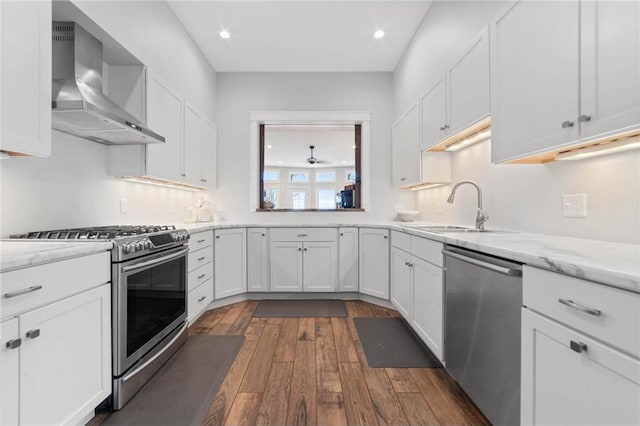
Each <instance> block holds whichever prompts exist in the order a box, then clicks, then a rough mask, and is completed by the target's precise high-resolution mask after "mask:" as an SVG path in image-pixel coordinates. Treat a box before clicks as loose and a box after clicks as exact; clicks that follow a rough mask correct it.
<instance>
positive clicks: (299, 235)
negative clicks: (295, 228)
mask: <svg viewBox="0 0 640 426" xmlns="http://www.w3.org/2000/svg"><path fill="white" fill-rule="evenodd" d="M308 235H309V234H298V237H306V236H308Z"/></svg>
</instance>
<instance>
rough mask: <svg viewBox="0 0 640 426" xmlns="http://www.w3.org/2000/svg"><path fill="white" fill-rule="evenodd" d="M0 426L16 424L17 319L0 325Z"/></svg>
mask: <svg viewBox="0 0 640 426" xmlns="http://www.w3.org/2000/svg"><path fill="white" fill-rule="evenodd" d="M0 336H1V337H2V340H1V341H0V382H1V383H2V387H0V402H1V403H2V405H1V406H0V407H2V408H1V409H0V424H3V425H17V424H18V410H19V405H18V395H19V389H20V346H21V341H20V340H19V339H20V332H19V331H18V318H13V319H11V320H8V321H5V322H3V323H2V324H1V325H0Z"/></svg>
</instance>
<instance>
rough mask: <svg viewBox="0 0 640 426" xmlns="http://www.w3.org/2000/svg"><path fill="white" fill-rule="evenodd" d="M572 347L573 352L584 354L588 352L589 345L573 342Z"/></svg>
mask: <svg viewBox="0 0 640 426" xmlns="http://www.w3.org/2000/svg"><path fill="white" fill-rule="evenodd" d="M570 346H571V350H572V351H574V352H578V353H582V352H586V351H587V345H586V344H584V343H582V342H574V341H573V340H572V341H571V343H570Z"/></svg>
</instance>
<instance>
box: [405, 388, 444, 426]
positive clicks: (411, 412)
mask: <svg viewBox="0 0 640 426" xmlns="http://www.w3.org/2000/svg"><path fill="white" fill-rule="evenodd" d="M398 398H399V399H400V403H401V404H402V408H403V410H404V412H405V414H406V415H407V418H408V420H409V422H410V423H411V424H412V425H439V424H442V423H441V422H440V420H439V419H438V417H437V416H436V415H435V413H434V412H433V410H432V409H431V407H430V406H429V404H427V401H426V400H425V399H424V397H423V396H422V394H419V393H400V394H398Z"/></svg>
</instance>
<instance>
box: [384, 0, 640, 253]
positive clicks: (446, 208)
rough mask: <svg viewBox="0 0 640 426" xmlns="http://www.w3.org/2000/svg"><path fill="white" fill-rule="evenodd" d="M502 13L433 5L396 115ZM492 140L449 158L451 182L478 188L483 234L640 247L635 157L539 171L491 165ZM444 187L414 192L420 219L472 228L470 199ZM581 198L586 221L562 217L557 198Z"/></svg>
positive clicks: (402, 75)
mask: <svg viewBox="0 0 640 426" xmlns="http://www.w3.org/2000/svg"><path fill="white" fill-rule="evenodd" d="M501 7H502V2H434V4H433V6H432V7H431V9H430V11H429V12H428V13H427V15H426V16H425V19H424V21H423V23H422V25H421V27H420V28H419V29H418V31H417V32H416V35H415V36H414V39H413V41H412V42H411V44H410V45H409V47H408V48H407V50H406V52H405V54H404V56H403V58H402V59H401V61H400V63H399V64H398V67H397V68H396V70H395V72H394V79H393V83H394V84H393V87H394V106H395V107H394V108H395V113H396V116H397V115H398V114H399V113H401V112H402V111H404V110H405V109H406V108H407V107H408V106H409V105H411V103H413V102H415V100H416V97H417V96H418V95H420V94H421V93H424V91H425V90H426V89H427V88H428V87H429V84H430V83H431V82H432V81H434V80H435V79H436V78H438V77H439V76H440V75H442V73H443V72H444V69H445V67H447V66H448V65H449V64H450V63H451V62H452V61H453V60H454V59H455V57H456V56H457V55H459V54H460V52H461V50H462V49H463V48H464V46H465V45H466V44H467V42H468V40H470V39H471V38H472V37H473V36H474V35H475V34H476V33H478V32H479V31H480V29H481V28H482V27H483V26H484V25H486V24H488V22H489V20H490V19H491V18H492V17H493V16H494V15H495V13H497V12H498V11H499V10H500V8H501ZM490 150H491V144H490V141H487V142H483V143H481V144H478V145H476V146H472V147H470V148H467V149H465V150H462V151H459V152H457V153H454V154H453V157H452V180H453V182H457V181H460V180H465V179H471V180H475V181H477V182H478V183H479V184H480V185H481V186H482V189H483V191H484V207H485V210H486V211H487V212H488V213H489V215H490V216H491V218H490V220H489V222H488V223H487V227H495V228H504V229H511V230H517V231H525V232H534V233H543V234H556V235H566V236H572V237H579V238H593V239H601V240H608V241H617V242H625V243H636V244H637V243H640V153H639V152H638V151H634V152H630V153H623V154H617V155H609V156H606V157H600V158H594V159H591V160H582V161H573V162H571V161H565V162H554V163H548V164H545V165H494V164H491V159H490V157H491V155H490V154H491V151H490ZM449 191H450V186H448V187H441V188H434V189H427V190H423V191H419V192H417V193H416V205H417V208H418V210H420V212H421V214H420V216H419V218H420V219H423V220H430V221H434V222H442V223H454V224H459V225H469V226H472V225H473V224H474V219H475V206H476V195H475V190H474V189H473V188H472V187H470V186H466V187H461V188H460V189H459V191H458V194H457V195H456V199H455V203H454V204H453V205H449V204H447V203H446V202H445V200H446V198H447V196H448V194H449ZM575 193H585V194H587V208H588V212H587V217H586V218H583V219H576V218H564V217H563V216H562V210H561V209H562V194H575Z"/></svg>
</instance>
